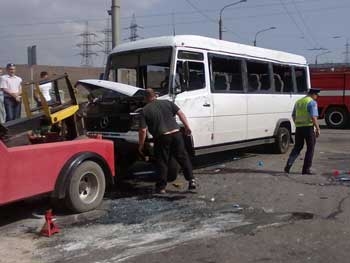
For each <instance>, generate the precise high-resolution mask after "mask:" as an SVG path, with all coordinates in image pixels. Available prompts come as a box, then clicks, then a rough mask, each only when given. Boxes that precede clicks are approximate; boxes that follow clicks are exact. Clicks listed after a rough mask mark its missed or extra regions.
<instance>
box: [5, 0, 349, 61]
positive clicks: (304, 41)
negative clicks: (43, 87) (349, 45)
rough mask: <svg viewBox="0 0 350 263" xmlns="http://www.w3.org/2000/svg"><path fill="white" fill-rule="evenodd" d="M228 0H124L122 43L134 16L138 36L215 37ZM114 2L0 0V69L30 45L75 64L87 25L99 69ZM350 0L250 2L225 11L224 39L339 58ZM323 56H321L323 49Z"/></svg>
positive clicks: (42, 56)
mask: <svg viewBox="0 0 350 263" xmlns="http://www.w3.org/2000/svg"><path fill="white" fill-rule="evenodd" d="M235 2H237V0H236V1H230V0H216V1H213V0H176V1H175V0H121V25H120V27H121V32H122V34H121V35H122V36H121V42H127V41H129V40H128V37H129V36H130V30H129V29H128V27H129V26H130V23H131V20H132V16H133V14H134V15H135V18H136V22H137V24H138V25H139V26H140V27H139V28H138V31H137V33H138V35H139V36H140V37H142V38H149V37H155V36H162V35H172V34H173V32H174V31H175V33H176V34H178V35H179V34H193V35H202V36H207V37H213V38H218V35H219V33H218V31H219V29H218V20H219V13H220V9H221V8H223V7H224V6H226V5H229V4H231V3H235ZM110 6H111V0H59V1H58V0H56V1H48V0H11V1H8V0H6V1H5V0H0V40H1V44H0V66H4V65H6V63H8V62H13V63H16V64H26V63H27V47H28V46H32V45H36V46H37V55H38V56H37V58H38V64H42V65H59V66H80V65H81V60H82V58H81V56H80V55H79V53H80V52H82V50H81V48H80V47H78V46H77V44H79V43H81V42H82V37H81V36H79V35H80V34H81V33H82V32H83V31H84V30H85V29H86V24H87V23H88V30H89V31H90V32H92V33H94V34H96V37H95V38H93V39H92V41H94V42H98V43H99V44H100V45H101V46H94V47H93V50H94V51H95V52H96V53H97V54H98V56H93V57H92V59H93V65H94V66H97V67H98V66H103V65H104V60H105V55H104V54H103V52H101V51H103V43H100V42H99V41H101V40H103V39H104V35H103V33H102V31H103V30H104V29H105V28H106V26H107V19H108V14H107V10H108V9H110ZM349 13H350V1H349V0H333V1H332V0H247V2H243V3H239V4H236V5H233V6H231V7H227V8H225V9H224V10H223V12H222V14H223V15H222V20H223V26H224V30H225V32H224V33H223V39H225V40H228V41H234V42H238V43H243V44H249V45H252V44H253V41H254V37H255V35H256V33H257V32H258V31H260V30H264V29H267V28H270V27H276V29H272V30H268V31H265V32H261V33H259V34H258V35H257V46H260V47H264V48H271V49H277V50H282V51H286V52H291V53H295V54H299V55H303V56H305V57H306V59H307V60H308V62H309V63H314V62H315V59H316V57H317V59H318V63H335V62H340V63H343V62H345V60H346V54H345V51H346V42H347V39H348V38H349V37H350V33H349V29H348V28H349V25H350V16H349ZM324 53H325V54H324Z"/></svg>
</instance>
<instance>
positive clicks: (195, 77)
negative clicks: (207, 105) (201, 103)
mask: <svg viewBox="0 0 350 263" xmlns="http://www.w3.org/2000/svg"><path fill="white" fill-rule="evenodd" d="M182 63H183V61H180V60H179V61H177V64H176V76H175V88H176V91H177V93H179V92H182V91H185V90H187V91H191V90H198V89H203V88H205V74H204V64H203V63H201V62H192V61H189V62H188V67H189V74H188V75H189V79H188V82H187V83H185V81H184V78H183V69H182Z"/></svg>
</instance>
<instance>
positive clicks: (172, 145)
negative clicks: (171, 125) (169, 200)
mask: <svg viewBox="0 0 350 263" xmlns="http://www.w3.org/2000/svg"><path fill="white" fill-rule="evenodd" d="M154 155H155V158H156V161H157V166H158V169H159V173H160V179H159V181H158V183H157V187H159V188H163V187H165V186H166V185H167V175H168V164H169V161H170V158H171V157H172V156H173V157H175V159H176V160H177V162H178V163H179V164H180V166H181V168H182V170H183V174H184V176H185V178H186V180H188V181H190V180H192V179H193V173H192V164H191V161H190V159H189V157H188V154H187V151H186V150H185V144H184V140H183V138H182V133H181V132H175V133H172V134H167V135H162V136H160V137H159V138H157V139H155V141H154Z"/></svg>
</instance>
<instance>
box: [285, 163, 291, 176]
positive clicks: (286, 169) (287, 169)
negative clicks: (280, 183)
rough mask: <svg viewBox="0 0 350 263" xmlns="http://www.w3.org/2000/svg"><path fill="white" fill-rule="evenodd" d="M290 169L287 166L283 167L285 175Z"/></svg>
mask: <svg viewBox="0 0 350 263" xmlns="http://www.w3.org/2000/svg"><path fill="white" fill-rule="evenodd" d="M290 168H291V166H290V165H288V164H287V165H286V166H285V167H284V171H285V172H286V173H287V174H289V171H290Z"/></svg>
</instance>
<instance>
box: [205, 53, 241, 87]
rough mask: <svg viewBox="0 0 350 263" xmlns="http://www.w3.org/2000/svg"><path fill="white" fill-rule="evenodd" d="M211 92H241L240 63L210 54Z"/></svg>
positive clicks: (234, 59)
mask: <svg viewBox="0 0 350 263" xmlns="http://www.w3.org/2000/svg"><path fill="white" fill-rule="evenodd" d="M209 59H210V64H211V79H212V83H213V85H212V90H213V92H242V91H243V78H242V61H241V60H240V59H237V58H234V57H231V56H222V55H213V54H210V57H209Z"/></svg>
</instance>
